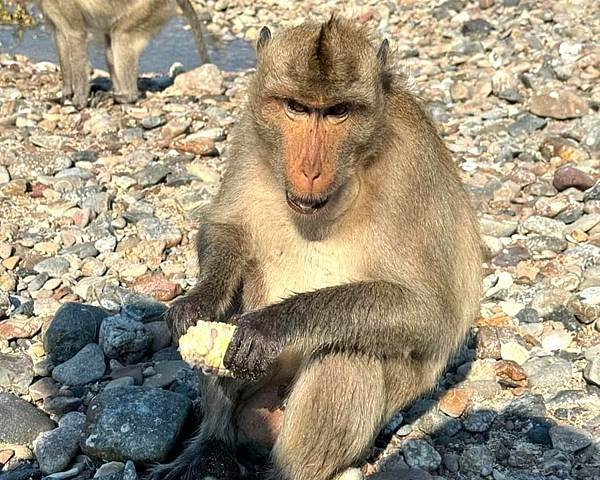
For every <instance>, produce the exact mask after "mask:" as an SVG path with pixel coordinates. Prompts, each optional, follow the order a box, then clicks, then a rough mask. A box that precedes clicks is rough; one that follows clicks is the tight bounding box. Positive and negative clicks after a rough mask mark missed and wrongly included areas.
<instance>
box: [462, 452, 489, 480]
mask: <svg viewBox="0 0 600 480" xmlns="http://www.w3.org/2000/svg"><path fill="white" fill-rule="evenodd" d="M494 463H495V459H494V456H493V454H492V452H490V450H489V449H488V448H487V447H486V446H485V445H473V446H472V447H469V448H467V449H466V450H464V451H463V453H462V455H461V456H460V468H461V471H463V472H465V473H475V474H478V475H483V476H487V475H490V474H491V473H492V469H493V466H494Z"/></svg>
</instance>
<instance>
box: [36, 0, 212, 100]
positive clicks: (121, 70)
mask: <svg viewBox="0 0 600 480" xmlns="http://www.w3.org/2000/svg"><path fill="white" fill-rule="evenodd" d="M37 3H38V4H39V6H40V8H41V10H42V14H43V15H44V17H45V18H46V19H47V21H48V23H49V24H50V25H51V27H52V30H53V33H54V41H55V44H56V49H57V51H58V58H59V63H60V69H61V72H62V81H63V88H62V99H63V101H67V100H72V102H73V104H74V105H75V107H77V108H78V109H81V108H84V107H85V106H86V105H87V102H88V96H89V92H90V86H89V65H88V59H87V43H88V33H100V34H101V35H102V36H103V37H104V41H105V43H106V63H107V65H108V70H109V74H110V77H111V79H112V81H113V89H114V91H115V95H114V98H115V101H117V102H119V103H133V102H135V101H136V100H137V98H138V88H137V77H138V62H139V57H140V55H141V53H142V51H143V50H144V48H145V47H146V46H147V44H148V43H149V42H150V40H151V39H152V37H154V36H155V35H156V34H157V33H158V32H159V31H160V29H161V28H162V27H163V26H164V24H165V23H166V22H167V21H168V20H169V19H170V18H171V17H172V16H173V15H175V14H176V13H177V6H179V8H180V9H181V11H182V12H183V15H184V16H185V17H186V19H187V21H188V23H189V24H190V27H191V30H192V33H193V35H194V40H195V43H196V47H197V49H198V54H199V56H200V59H201V61H202V62H203V63H207V62H208V61H209V57H208V52H207V49H206V45H205V43H204V39H203V35H202V22H201V21H200V19H199V18H198V16H197V14H196V12H195V10H194V7H193V6H192V4H191V3H190V0H37Z"/></svg>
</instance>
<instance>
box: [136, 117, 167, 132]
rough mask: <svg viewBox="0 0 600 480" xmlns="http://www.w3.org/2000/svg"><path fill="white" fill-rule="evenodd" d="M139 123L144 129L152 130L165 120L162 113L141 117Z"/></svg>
mask: <svg viewBox="0 0 600 480" xmlns="http://www.w3.org/2000/svg"><path fill="white" fill-rule="evenodd" d="M141 123H142V127H144V128H145V129H146V130H152V129H153V128H158V127H160V126H162V125H164V124H165V123H167V120H166V119H165V117H163V116H162V115H155V116H151V117H144V118H142V122H141Z"/></svg>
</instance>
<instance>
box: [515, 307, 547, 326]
mask: <svg viewBox="0 0 600 480" xmlns="http://www.w3.org/2000/svg"><path fill="white" fill-rule="evenodd" d="M517 318H518V319H519V321H520V322H521V323H540V322H541V319H540V315H539V313H538V311H537V310H536V309H535V308H524V309H523V310H521V311H520V312H519V313H517Z"/></svg>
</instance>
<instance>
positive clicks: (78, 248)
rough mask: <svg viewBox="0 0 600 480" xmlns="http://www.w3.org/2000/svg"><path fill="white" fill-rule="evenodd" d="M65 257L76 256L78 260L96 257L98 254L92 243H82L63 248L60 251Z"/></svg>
mask: <svg viewBox="0 0 600 480" xmlns="http://www.w3.org/2000/svg"><path fill="white" fill-rule="evenodd" d="M62 253H63V254H65V255H77V256H78V257H79V258H80V259H82V260H83V259H84V258H92V257H97V256H98V255H99V254H100V252H99V251H98V249H97V248H96V247H95V246H94V242H84V243H78V244H76V245H73V246H72V247H69V248H65V249H64V250H63V251H62Z"/></svg>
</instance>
